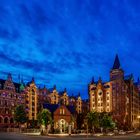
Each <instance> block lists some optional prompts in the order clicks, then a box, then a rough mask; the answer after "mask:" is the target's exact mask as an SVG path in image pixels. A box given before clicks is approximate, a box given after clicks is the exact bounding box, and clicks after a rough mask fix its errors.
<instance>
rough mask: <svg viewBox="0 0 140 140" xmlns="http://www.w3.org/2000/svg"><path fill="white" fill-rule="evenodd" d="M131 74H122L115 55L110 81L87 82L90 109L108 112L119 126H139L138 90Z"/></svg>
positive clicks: (139, 105)
mask: <svg viewBox="0 0 140 140" xmlns="http://www.w3.org/2000/svg"><path fill="white" fill-rule="evenodd" d="M138 85H139V84H138V82H137V83H134V80H133V75H132V74H130V75H127V76H124V71H123V70H122V69H121V67H120V62H119V58H118V56H117V55H116V58H115V61H114V65H113V67H112V69H111V71H110V81H109V82H105V83H103V82H102V80H101V78H99V80H98V81H97V82H94V79H93V80H92V81H91V83H90V84H89V104H90V111H97V112H110V113H111V114H112V116H113V119H114V120H115V121H116V123H117V124H118V126H119V127H123V126H128V127H129V128H137V127H138V126H139V120H138V116H139V112H140V95H139V93H140V90H139V88H138V87H139V86H138Z"/></svg>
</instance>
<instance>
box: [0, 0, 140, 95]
mask: <svg viewBox="0 0 140 140" xmlns="http://www.w3.org/2000/svg"><path fill="white" fill-rule="evenodd" d="M116 53H117V54H118V55H119V58H120V63H121V66H122V68H123V69H124V71H125V73H126V74H130V73H133V74H134V77H135V79H137V77H138V76H139V75H140V0H0V78H4V79H5V78H6V74H7V73H8V72H11V73H12V75H13V79H14V80H15V81H17V80H18V75H19V74H20V75H23V79H24V81H25V82H27V81H30V80H31V77H32V76H34V77H35V81H36V83H37V84H42V85H44V84H45V85H46V86H47V87H48V88H50V87H52V86H53V85H54V84H56V85H57V88H58V89H59V90H63V89H64V88H65V87H66V88H67V90H68V92H69V94H72V93H74V94H77V93H78V92H80V93H81V95H82V97H83V98H86V97H87V95H88V94H87V84H88V83H89V82H90V80H91V78H92V76H94V77H95V80H98V77H99V76H101V77H102V79H103V81H108V80H109V71H110V69H111V68H112V65H113V61H114V57H115V54H116Z"/></svg>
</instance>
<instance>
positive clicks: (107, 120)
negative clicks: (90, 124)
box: [100, 114, 115, 130]
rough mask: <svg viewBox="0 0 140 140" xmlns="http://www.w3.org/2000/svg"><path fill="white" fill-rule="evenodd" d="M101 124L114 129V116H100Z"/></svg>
mask: <svg viewBox="0 0 140 140" xmlns="http://www.w3.org/2000/svg"><path fill="white" fill-rule="evenodd" d="M100 126H101V127H103V128H104V129H105V130H107V129H112V128H114V127H115V123H114V122H113V120H112V118H111V116H110V115H108V114H103V116H102V117H100Z"/></svg>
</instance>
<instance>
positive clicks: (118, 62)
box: [112, 54, 120, 69]
mask: <svg viewBox="0 0 140 140" xmlns="http://www.w3.org/2000/svg"><path fill="white" fill-rule="evenodd" d="M112 69H120V61H119V57H118V54H116V57H115V61H114V64H113V68H112Z"/></svg>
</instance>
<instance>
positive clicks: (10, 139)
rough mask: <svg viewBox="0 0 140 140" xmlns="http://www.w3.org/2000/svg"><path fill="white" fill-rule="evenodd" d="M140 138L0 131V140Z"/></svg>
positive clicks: (137, 137)
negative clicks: (44, 134) (34, 134)
mask: <svg viewBox="0 0 140 140" xmlns="http://www.w3.org/2000/svg"><path fill="white" fill-rule="evenodd" d="M48 139H49V140H57V139H59V140H65V139H67V140H74V139H75V140H76V139H77V140H97V139H99V140H102V139H103V140H112V139H114V140H117V139H121V140H122V139H123V140H140V135H125V136H100V137H92V136H89V137H86V136H71V137H56V136H55V137H53V136H26V135H23V134H17V133H0V140H48Z"/></svg>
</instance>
